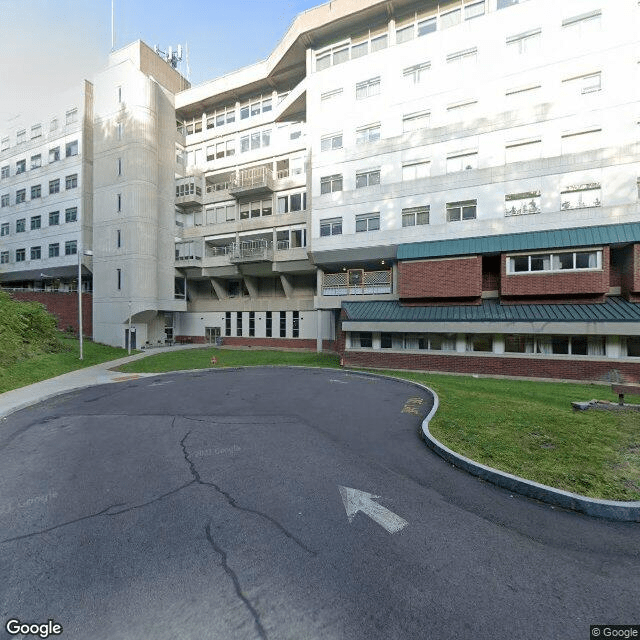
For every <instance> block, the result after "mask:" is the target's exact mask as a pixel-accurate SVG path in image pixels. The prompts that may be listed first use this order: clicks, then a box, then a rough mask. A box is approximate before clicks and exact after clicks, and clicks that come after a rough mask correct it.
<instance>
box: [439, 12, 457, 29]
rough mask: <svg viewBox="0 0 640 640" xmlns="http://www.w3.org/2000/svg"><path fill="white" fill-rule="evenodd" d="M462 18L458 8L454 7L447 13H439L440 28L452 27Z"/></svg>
mask: <svg viewBox="0 0 640 640" xmlns="http://www.w3.org/2000/svg"><path fill="white" fill-rule="evenodd" d="M461 20H462V12H461V11H460V9H454V10H453V11H448V12H447V13H441V14H440V28H441V29H448V28H449V27H454V26H455V25H457V24H460V21H461Z"/></svg>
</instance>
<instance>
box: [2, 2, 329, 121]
mask: <svg viewBox="0 0 640 640" xmlns="http://www.w3.org/2000/svg"><path fill="white" fill-rule="evenodd" d="M318 4H322V2H319V1H318V0H236V1H235V2H234V1H233V0H232V1H226V2H222V1H221V0H182V1H181V2H173V3H172V2H167V1H166V0H115V25H116V47H121V46H124V45H126V44H128V43H129V42H132V41H133V40H137V39H141V40H144V41H145V42H146V43H147V44H149V45H150V46H153V45H154V44H158V45H160V48H161V49H164V50H165V51H166V49H167V47H168V46H169V45H173V47H174V48H175V46H176V45H177V44H182V45H183V47H184V46H185V45H186V44H188V47H189V66H190V69H191V82H192V84H199V83H201V82H204V81H206V80H210V79H211V78H215V77H217V76H219V75H222V74H224V73H226V72H228V71H232V70H233V69H237V68H239V67H242V66H245V65H248V64H252V63H253V62H257V61H259V60H262V59H263V58H265V57H266V56H268V55H269V53H270V52H271V51H272V50H273V49H274V47H275V46H276V44H277V43H278V41H279V40H280V39H281V38H282V36H283V35H284V33H285V32H286V30H287V29H288V27H289V25H290V24H291V22H292V20H293V19H294V18H295V16H296V15H297V14H298V13H300V12H302V11H304V10H305V9H309V8H311V7H314V6H316V5H318ZM0 43H2V49H3V54H2V56H0V128H4V127H2V124H1V123H3V122H5V121H6V120H7V119H8V118H9V117H11V116H13V115H16V114H17V113H20V112H21V111H23V109H24V108H25V105H29V104H33V102H34V101H36V103H37V102H41V101H42V100H46V95H47V93H49V92H53V91H59V90H60V89H65V88H70V87H73V86H77V84H78V83H79V82H80V81H81V80H82V79H84V78H87V79H89V80H91V79H92V77H93V75H94V74H95V73H96V72H97V71H99V70H100V69H101V68H103V67H104V66H105V64H106V60H107V55H108V53H109V51H110V49H111V0H0ZM183 65H184V62H183ZM185 70H186V69H185V67H184V66H183V71H185Z"/></svg>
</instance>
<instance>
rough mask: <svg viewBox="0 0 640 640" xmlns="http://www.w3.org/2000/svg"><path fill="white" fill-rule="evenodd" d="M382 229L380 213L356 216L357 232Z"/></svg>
mask: <svg viewBox="0 0 640 640" xmlns="http://www.w3.org/2000/svg"><path fill="white" fill-rule="evenodd" d="M379 229H380V213H379V212H374V213H364V214H362V215H358V216H356V233H361V232H363V231H378V230H379Z"/></svg>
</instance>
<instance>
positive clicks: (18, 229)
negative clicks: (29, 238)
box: [16, 218, 27, 233]
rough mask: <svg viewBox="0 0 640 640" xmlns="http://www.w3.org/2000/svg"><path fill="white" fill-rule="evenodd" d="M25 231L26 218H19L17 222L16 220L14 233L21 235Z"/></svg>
mask: <svg viewBox="0 0 640 640" xmlns="http://www.w3.org/2000/svg"><path fill="white" fill-rule="evenodd" d="M26 229H27V219H26V218H20V219H19V220H16V233H22V232H23V231H26Z"/></svg>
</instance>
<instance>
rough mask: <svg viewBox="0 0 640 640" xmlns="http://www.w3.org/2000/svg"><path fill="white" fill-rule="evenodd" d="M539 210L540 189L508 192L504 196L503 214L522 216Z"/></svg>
mask: <svg viewBox="0 0 640 640" xmlns="http://www.w3.org/2000/svg"><path fill="white" fill-rule="evenodd" d="M540 211H541V209H540V191H526V192H524V193H510V194H507V195H505V197H504V215H505V216H523V215H528V214H531V213H540Z"/></svg>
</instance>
